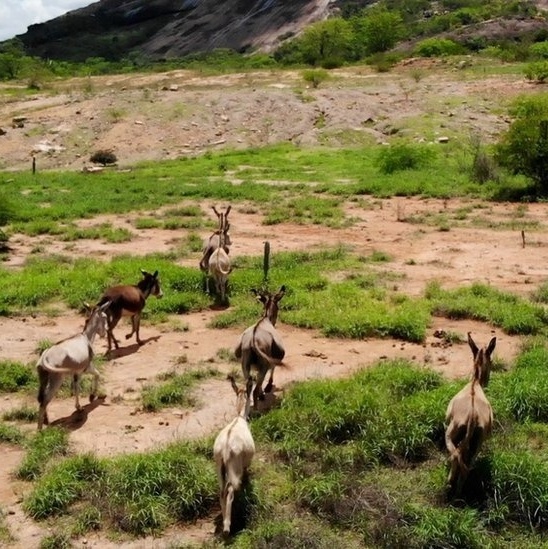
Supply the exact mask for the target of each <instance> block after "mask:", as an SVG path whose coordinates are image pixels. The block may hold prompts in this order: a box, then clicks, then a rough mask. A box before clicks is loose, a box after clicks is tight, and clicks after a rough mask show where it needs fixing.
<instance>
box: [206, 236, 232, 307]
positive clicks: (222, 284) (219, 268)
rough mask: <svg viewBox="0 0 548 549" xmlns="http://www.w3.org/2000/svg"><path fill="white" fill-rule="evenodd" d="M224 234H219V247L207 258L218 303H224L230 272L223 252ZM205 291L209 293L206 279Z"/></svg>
mask: <svg viewBox="0 0 548 549" xmlns="http://www.w3.org/2000/svg"><path fill="white" fill-rule="evenodd" d="M226 236H227V235H226V234H225V233H224V232H223V231H221V232H220V233H219V247H218V248H216V249H215V250H213V252H212V254H211V256H210V257H209V267H208V271H209V276H210V277H211V278H213V280H214V281H215V291H216V294H217V296H218V299H219V301H220V303H225V302H226V290H227V286H228V275H229V274H230V273H231V272H232V267H231V265H230V258H229V257H228V253H227V252H226V251H225V249H226V247H225V238H226ZM206 284H207V288H206V289H207V291H208V292H209V280H208V279H206Z"/></svg>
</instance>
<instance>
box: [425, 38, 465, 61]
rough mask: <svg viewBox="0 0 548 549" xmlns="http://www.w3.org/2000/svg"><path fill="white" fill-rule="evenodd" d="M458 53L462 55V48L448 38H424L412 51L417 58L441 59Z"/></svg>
mask: <svg viewBox="0 0 548 549" xmlns="http://www.w3.org/2000/svg"><path fill="white" fill-rule="evenodd" d="M459 53H463V48H462V46H460V45H459V44H457V43H456V42H453V40H449V39H448V38H426V39H425V40H422V41H420V42H419V43H418V44H417V45H416V46H415V49H414V55H418V56H419V57H441V56H443V55H458V54H459Z"/></svg>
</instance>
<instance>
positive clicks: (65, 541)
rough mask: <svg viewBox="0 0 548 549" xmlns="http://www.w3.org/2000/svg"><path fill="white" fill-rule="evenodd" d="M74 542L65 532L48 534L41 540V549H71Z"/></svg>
mask: <svg viewBox="0 0 548 549" xmlns="http://www.w3.org/2000/svg"><path fill="white" fill-rule="evenodd" d="M71 547H72V542H71V541H70V536H69V535H68V534H67V533H65V532H55V533H53V534H48V535H47V536H45V537H43V538H42V539H41V540H40V545H39V549H70V548H71Z"/></svg>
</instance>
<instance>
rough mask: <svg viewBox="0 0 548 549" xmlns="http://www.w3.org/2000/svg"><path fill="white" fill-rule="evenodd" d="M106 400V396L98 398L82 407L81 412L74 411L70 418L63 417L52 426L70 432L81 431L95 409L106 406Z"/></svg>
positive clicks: (52, 423) (53, 422) (51, 424)
mask: <svg viewBox="0 0 548 549" xmlns="http://www.w3.org/2000/svg"><path fill="white" fill-rule="evenodd" d="M105 398H106V396H100V397H97V398H96V399H95V400H94V401H93V402H90V403H89V404H86V405H85V406H82V408H80V410H74V412H72V414H70V416H66V417H61V418H59V419H56V420H55V421H52V422H51V423H50V426H51V427H63V428H64V429H67V430H69V431H76V430H78V429H80V427H82V425H84V423H86V421H87V420H88V415H89V414H90V413H91V412H93V410H95V408H98V407H99V406H101V405H103V404H104V402H105Z"/></svg>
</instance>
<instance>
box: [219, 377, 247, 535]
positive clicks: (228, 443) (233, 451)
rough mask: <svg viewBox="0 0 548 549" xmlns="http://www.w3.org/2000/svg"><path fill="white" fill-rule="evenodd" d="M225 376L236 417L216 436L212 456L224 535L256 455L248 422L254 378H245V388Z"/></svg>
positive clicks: (226, 532)
mask: <svg viewBox="0 0 548 549" xmlns="http://www.w3.org/2000/svg"><path fill="white" fill-rule="evenodd" d="M228 379H229V380H230V383H231V385H232V388H233V389H234V392H235V393H236V395H237V397H238V400H237V404H236V411H237V416H236V418H234V419H233V420H232V421H231V422H230V423H229V424H228V425H227V426H226V427H224V429H223V430H222V431H221V432H220V433H219V434H218V435H217V438H216V439H215V443H214V445H213V456H214V458H215V464H216V466H217V476H218V478H219V488H220V497H219V499H220V502H221V512H222V515H223V534H224V535H228V534H229V533H230V524H231V516H232V502H233V501H234V493H235V492H236V491H238V490H239V489H240V486H241V484H242V479H243V477H244V474H245V472H246V470H247V468H248V467H249V465H250V464H251V460H252V459H253V456H254V454H255V443H254V442H253V436H252V434H251V431H250V429H249V425H248V423H247V421H248V417H249V408H250V399H249V397H250V395H251V390H252V388H253V379H252V378H251V377H249V378H248V379H247V383H246V387H245V389H239V388H238V386H237V385H236V382H235V381H234V378H233V377H232V376H229V377H228Z"/></svg>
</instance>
